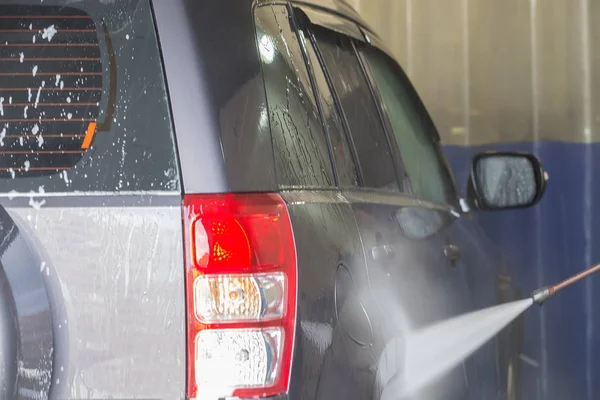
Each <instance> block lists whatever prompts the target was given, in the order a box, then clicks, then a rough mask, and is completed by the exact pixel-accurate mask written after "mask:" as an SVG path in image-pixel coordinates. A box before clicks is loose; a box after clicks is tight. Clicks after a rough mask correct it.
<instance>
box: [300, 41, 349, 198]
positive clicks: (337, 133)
mask: <svg viewBox="0 0 600 400" xmlns="http://www.w3.org/2000/svg"><path fill="white" fill-rule="evenodd" d="M300 36H301V38H303V42H304V45H305V48H306V53H307V57H308V60H309V64H310V66H311V67H312V72H313V75H314V79H315V84H316V87H317V91H318V93H319V98H320V100H321V110H322V113H323V120H324V121H325V125H326V127H327V133H328V134H329V140H330V142H331V150H332V156H333V161H334V163H335V169H336V172H337V180H338V185H339V186H340V187H356V186H358V184H359V180H358V171H357V169H356V164H355V160H354V157H353V155H352V151H351V150H350V144H349V143H348V138H347V137H346V134H345V132H344V127H343V125H342V118H341V117H340V112H339V109H338V106H337V104H336V102H335V99H334V98H333V93H332V91H331V88H330V87H329V84H328V82H327V77H326V76H325V73H324V71H323V68H322V66H321V63H320V62H319V58H318V55H317V53H316V51H315V48H314V46H313V43H312V41H311V40H310V39H309V38H306V37H305V35H304V32H303V31H300Z"/></svg>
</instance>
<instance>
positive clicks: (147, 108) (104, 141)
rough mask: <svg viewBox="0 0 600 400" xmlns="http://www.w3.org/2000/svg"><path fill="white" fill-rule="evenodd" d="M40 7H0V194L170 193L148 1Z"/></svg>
mask: <svg viewBox="0 0 600 400" xmlns="http://www.w3.org/2000/svg"><path fill="white" fill-rule="evenodd" d="M12 3H14V1H13V2H12ZM49 3H50V5H46V4H44V5H31V6H30V5H15V4H2V2H1V1H0V192H4V193H6V192H11V191H17V192H29V191H32V190H33V191H39V192H70V191H77V192H81V191H82V192H88V191H95V192H97V191H103V192H111V191H112V192H114V191H175V190H178V188H179V178H178V169H177V164H176V157H175V154H176V153H175V149H174V140H173V131H172V123H171V116H170V113H169V109H168V103H167V95H166V89H165V84H164V77H163V71H162V66H161V64H160V57H159V54H158V52H159V50H158V45H157V40H156V34H155V31H154V24H153V20H152V14H151V10H150V7H149V4H148V0H137V1H135V0H134V1H129V2H116V3H110V4H106V5H103V4H101V3H98V2H82V3H78V4H77V7H78V8H74V7H71V6H68V7H67V6H63V4H61V3H65V4H66V3H71V2H69V1H66V0H61V1H54V2H50V1H49Z"/></svg>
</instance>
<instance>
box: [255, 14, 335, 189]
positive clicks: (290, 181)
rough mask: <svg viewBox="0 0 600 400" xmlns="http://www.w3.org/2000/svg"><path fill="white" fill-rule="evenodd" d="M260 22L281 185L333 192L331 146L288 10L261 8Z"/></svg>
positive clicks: (257, 25) (261, 49) (272, 131)
mask: <svg viewBox="0 0 600 400" xmlns="http://www.w3.org/2000/svg"><path fill="white" fill-rule="evenodd" d="M255 19H256V30H257V40H258V49H259V52H260V56H261V59H262V63H263V68H262V69H263V76H264V79H265V87H266V91H267V104H268V109H269V122H270V125H271V135H272V140H273V151H274V155H275V168H276V174H277V180H278V182H279V185H280V186H281V187H330V186H332V185H333V184H334V180H333V172H332V166H331V160H330V158H329V150H328V147H327V141H326V137H325V134H324V132H323V125H322V124H321V120H320V116H319V111H318V108H317V104H316V101H315V96H314V93H313V90H312V87H311V83H310V78H309V76H308V71H307V68H306V64H305V62H304V58H303V55H302V52H301V50H300V46H299V43H298V37H297V35H296V33H295V32H294V30H293V29H292V25H291V21H290V18H289V15H288V12H287V9H286V7H285V6H266V7H260V8H258V9H257V10H256V12H255Z"/></svg>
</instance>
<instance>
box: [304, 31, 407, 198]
mask: <svg viewBox="0 0 600 400" xmlns="http://www.w3.org/2000/svg"><path fill="white" fill-rule="evenodd" d="M314 33H315V38H316V41H317V47H318V49H319V51H320V52H321V54H322V56H323V60H324V62H325V66H326V68H327V70H328V72H329V76H330V77H331V80H332V82H333V86H334V88H335V91H336V93H337V95H338V97H339V99H340V103H341V107H342V111H343V114H344V115H345V118H346V120H347V122H348V128H349V130H350V134H351V136H352V140H353V142H354V146H355V147H356V151H357V154H358V161H359V163H360V168H361V171H362V175H363V183H364V186H366V187H369V188H374V189H385V190H390V191H398V181H397V176H396V171H395V167H394V162H393V160H392V155H391V152H390V148H389V144H388V142H387V139H386V136H385V132H384V128H383V124H382V122H381V119H380V117H379V113H378V111H377V106H376V104H375V101H374V100H373V96H372V94H371V91H370V88H369V86H368V83H367V80H366V78H365V75H364V73H363V70H362V68H361V66H360V63H359V61H358V58H357V56H356V53H355V51H354V48H353V46H352V43H351V41H350V39H349V38H347V37H345V36H341V35H337V34H335V33H333V32H330V31H326V30H321V29H315V31H314Z"/></svg>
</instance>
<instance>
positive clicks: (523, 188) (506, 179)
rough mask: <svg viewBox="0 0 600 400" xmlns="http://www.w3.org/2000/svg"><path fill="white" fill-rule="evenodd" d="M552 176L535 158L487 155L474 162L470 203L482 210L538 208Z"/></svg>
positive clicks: (480, 155)
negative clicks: (535, 206)
mask: <svg viewBox="0 0 600 400" xmlns="http://www.w3.org/2000/svg"><path fill="white" fill-rule="evenodd" d="M547 181H548V173H547V172H546V170H545V169H544V167H543V165H542V163H541V162H540V160H538V159H537V157H535V156H534V155H532V154H527V153H511V152H484V153H480V154H477V155H476V156H475V157H474V158H473V164H472V167H471V176H470V178H469V183H468V187H467V202H468V203H469V205H470V206H471V207H473V208H475V209H479V210H507V209H514V208H526V207H531V206H533V205H535V204H536V203H537V202H538V201H540V199H541V198H542V196H543V194H544V191H545V190H546V183H547Z"/></svg>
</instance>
